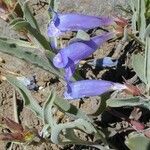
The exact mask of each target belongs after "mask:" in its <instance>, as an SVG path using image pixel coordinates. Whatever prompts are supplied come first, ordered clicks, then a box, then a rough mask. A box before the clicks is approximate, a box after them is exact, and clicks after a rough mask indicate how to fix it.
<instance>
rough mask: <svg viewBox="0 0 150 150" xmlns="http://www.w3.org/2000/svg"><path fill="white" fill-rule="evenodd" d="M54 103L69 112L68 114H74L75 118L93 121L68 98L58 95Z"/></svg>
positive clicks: (63, 110)
mask: <svg viewBox="0 0 150 150" xmlns="http://www.w3.org/2000/svg"><path fill="white" fill-rule="evenodd" d="M54 104H55V105H56V106H57V107H58V108H59V109H60V110H61V111H62V112H65V113H67V114H68V115H72V116H73V117H75V118H82V119H85V120H87V121H89V122H93V121H92V119H90V118H89V117H88V116H87V115H86V114H85V113H84V112H82V111H81V110H80V109H78V108H77V107H76V106H74V105H73V104H71V103H69V102H68V101H67V100H64V99H63V98H60V97H56V99H55V101H54Z"/></svg>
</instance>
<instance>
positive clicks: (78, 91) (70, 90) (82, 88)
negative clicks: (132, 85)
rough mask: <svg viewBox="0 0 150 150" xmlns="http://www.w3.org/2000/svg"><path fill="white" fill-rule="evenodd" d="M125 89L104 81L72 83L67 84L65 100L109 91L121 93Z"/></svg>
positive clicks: (124, 86)
mask: <svg viewBox="0 0 150 150" xmlns="http://www.w3.org/2000/svg"><path fill="white" fill-rule="evenodd" d="M125 89H127V87H126V85H124V84H120V83H114V82H111V81H105V80H82V81H76V82H74V83H71V82H69V83H68V85H67V91H65V93H64V97H65V99H79V98H83V97H89V96H97V95H101V94H104V93H106V92H110V91H115V90H118V91H122V90H125Z"/></svg>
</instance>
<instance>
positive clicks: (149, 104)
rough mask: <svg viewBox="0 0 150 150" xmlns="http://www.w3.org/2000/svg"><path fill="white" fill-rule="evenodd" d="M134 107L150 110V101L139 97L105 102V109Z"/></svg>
mask: <svg viewBox="0 0 150 150" xmlns="http://www.w3.org/2000/svg"><path fill="white" fill-rule="evenodd" d="M108 106H109V107H125V106H128V107H134V106H139V107H143V108H146V109H149V110H150V101H149V100H147V99H146V100H145V99H143V98H141V97H131V98H130V97H129V98H124V99H118V98H116V99H109V100H107V107H108Z"/></svg>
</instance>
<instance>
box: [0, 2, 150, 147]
mask: <svg viewBox="0 0 150 150" xmlns="http://www.w3.org/2000/svg"><path fill="white" fill-rule="evenodd" d="M128 4H129V7H130V10H126V8H123V7H119V8H121V9H122V10H123V11H125V12H126V13H128V15H129V19H127V18H121V17H114V16H109V17H108V16H102V17H96V16H89V15H83V14H78V13H67V14H61V13H59V12H57V8H58V0H49V1H48V5H49V6H48V7H49V9H48V10H47V13H48V14H49V18H50V22H49V24H48V29H45V30H47V35H48V37H49V38H47V35H44V34H43V33H42V32H41V31H40V28H39V26H38V23H37V21H36V19H35V17H34V15H33V13H32V11H31V10H30V7H29V1H24V0H10V1H8V0H2V1H0V8H1V9H2V10H3V14H1V15H0V17H1V18H2V19H4V20H5V21H7V22H8V24H9V26H10V28H11V29H14V30H16V31H17V32H18V33H19V34H21V35H24V37H25V40H20V39H10V38H7V37H0V52H3V53H7V54H9V55H13V56H15V57H18V58H20V59H23V60H25V61H26V62H29V63H31V64H33V65H36V66H38V67H40V68H42V69H44V70H46V71H48V72H50V73H52V74H54V75H55V76H57V77H58V78H59V80H60V81H61V82H62V83H63V84H64V86H65V88H66V90H65V92H64V97H60V96H57V95H56V92H55V90H52V91H50V92H49V93H50V94H49V96H48V98H47V100H45V101H44V104H43V106H41V105H40V104H39V103H38V101H37V100H36V99H35V98H33V96H32V94H31V92H30V91H29V90H28V89H27V86H26V85H25V84H24V82H22V80H20V78H18V77H15V76H13V73H12V72H10V71H8V70H6V73H7V75H6V73H4V74H3V75H1V79H3V80H7V81H8V82H9V83H10V84H11V85H12V86H14V87H15V89H16V90H17V91H18V92H19V93H20V95H21V96H22V99H23V102H24V106H25V107H27V108H28V109H30V110H31V111H33V112H34V113H35V115H36V116H37V117H38V118H39V119H41V120H42V121H43V129H42V130H41V131H35V130H33V129H29V128H23V127H22V125H20V124H19V123H16V122H15V121H13V120H11V119H9V118H5V117H2V118H3V124H5V125H6V126H7V127H8V128H9V129H10V130H11V129H13V130H15V132H11V133H2V134H0V140H4V141H10V142H17V143H20V144H25V145H26V144H33V145H34V144H37V143H38V144H39V143H42V142H50V143H55V144H62V145H69V144H77V145H88V146H94V147H96V148H99V149H106V150H109V149H111V148H114V145H113V144H110V142H109V140H108V135H107V134H106V132H105V130H104V129H103V128H102V127H100V126H97V124H96V123H95V121H94V119H93V118H92V117H91V116H89V115H87V114H86V113H85V112H83V111H81V110H80V109H79V108H77V107H76V106H74V105H73V104H71V102H70V101H68V100H75V99H81V98H82V99H84V98H85V97H91V96H100V95H101V103H100V106H99V108H98V110H95V114H93V116H98V115H100V114H102V113H103V112H104V111H107V112H110V113H112V114H113V115H114V116H115V117H118V118H120V119H121V120H123V121H126V122H128V123H129V124H130V126H131V131H132V133H130V134H129V135H128V137H127V138H126V140H125V144H126V145H127V147H128V148H129V149H131V150H137V149H139V147H140V150H148V149H149V144H150V140H149V138H150V135H149V129H148V127H146V126H145V125H143V123H141V122H140V121H139V120H138V119H137V120H134V119H130V118H129V117H128V116H125V115H123V114H121V113H119V112H117V111H115V110H114V108H116V107H131V108H132V107H139V108H145V109H147V110H150V102H149V100H150V98H149V94H150V93H149V92H150V77H149V75H150V69H149V66H150V57H149V56H150V24H149V19H150V18H149V17H150V15H149V14H150V1H149V0H145V1H144V0H137V1H136V0H129V1H128ZM130 22H131V23H130ZM107 26H109V27H107ZM97 27H101V28H102V27H106V29H103V30H102V31H103V32H102V34H101V35H97V36H92V37H91V35H89V34H88V32H87V31H88V30H89V29H96V28H97ZM66 32H76V36H75V37H74V38H73V39H71V40H70V41H68V42H69V44H68V45H67V46H66V47H65V48H62V47H60V43H61V40H62V39H61V37H62V36H65V34H66ZM116 38H118V39H121V38H122V39H121V40H120V43H119V44H118V46H117V48H116V50H115V54H114V57H104V58H103V59H92V60H90V61H88V60H85V59H86V58H88V57H89V56H90V55H92V54H93V53H94V52H95V51H96V50H97V49H99V48H100V47H101V46H102V44H103V43H104V42H107V41H108V40H110V39H114V40H116ZM132 41H134V43H135V45H136V46H138V49H136V50H132V48H131V50H129V52H130V51H132V53H131V60H132V68H133V70H134V71H135V73H136V76H135V77H136V79H137V78H140V81H141V82H142V83H144V84H145V87H146V88H145V91H144V92H143V91H142V90H141V89H139V88H138V87H137V86H135V85H133V84H132V83H130V82H128V81H126V80H125V82H124V83H116V82H112V81H105V80H97V79H94V80H85V79H84V78H83V77H81V74H80V73H79V66H80V65H84V64H88V65H91V66H94V67H95V68H99V67H102V68H105V67H108V68H111V67H117V65H118V63H119V58H120V56H121V54H122V53H123V52H124V49H123V48H124V46H125V44H126V45H128V44H130V42H132ZM39 49H40V50H41V51H42V54H41V55H42V56H41V55H38V54H37V53H36V51H37V50H39ZM59 49H60V50H59ZM82 60H84V61H82ZM82 63H83V64H82ZM8 73H9V75H8ZM121 92H124V93H126V94H127V95H128V94H130V96H129V97H126V98H116V95H117V94H118V93H121ZM54 108H57V109H58V110H59V111H60V112H62V113H63V114H64V115H66V116H68V118H71V119H72V121H68V122H65V123H62V122H60V123H58V122H57V120H56V118H55V117H54V111H53V110H54ZM14 125H16V126H15V127H14ZM77 133H81V134H86V135H92V136H93V137H94V140H93V141H85V140H83V139H81V138H80V136H78V134H77ZM139 141H140V145H139Z"/></svg>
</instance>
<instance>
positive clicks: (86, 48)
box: [53, 32, 115, 80]
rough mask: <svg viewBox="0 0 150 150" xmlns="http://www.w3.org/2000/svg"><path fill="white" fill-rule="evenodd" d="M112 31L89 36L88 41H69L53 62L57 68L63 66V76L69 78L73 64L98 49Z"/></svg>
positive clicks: (110, 35)
mask: <svg viewBox="0 0 150 150" xmlns="http://www.w3.org/2000/svg"><path fill="white" fill-rule="evenodd" d="M114 35H115V34H114V33H111V32H110V33H104V34H102V35H99V36H95V37H93V38H91V39H90V40H89V41H77V42H74V43H71V44H70V45H69V46H67V47H65V48H64V49H61V50H60V51H59V53H58V54H57V55H56V56H55V57H54V59H53V64H54V66H55V67H57V68H64V69H65V70H66V75H65V78H66V79H67V80H69V78H70V77H71V76H72V75H73V74H74V72H75V64H77V63H78V62H79V61H80V60H82V59H85V58H87V57H89V56H90V55H91V54H93V53H94V52H95V51H96V49H98V48H99V47H100V46H101V45H102V44H103V43H104V42H106V41H107V40H109V39H111V38H113V37H114Z"/></svg>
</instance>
